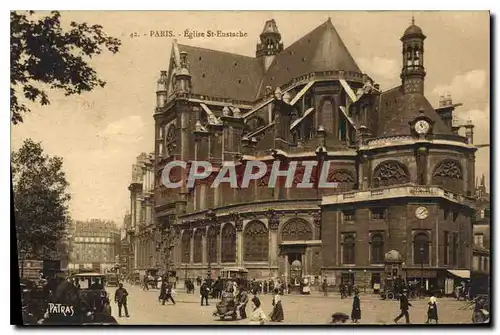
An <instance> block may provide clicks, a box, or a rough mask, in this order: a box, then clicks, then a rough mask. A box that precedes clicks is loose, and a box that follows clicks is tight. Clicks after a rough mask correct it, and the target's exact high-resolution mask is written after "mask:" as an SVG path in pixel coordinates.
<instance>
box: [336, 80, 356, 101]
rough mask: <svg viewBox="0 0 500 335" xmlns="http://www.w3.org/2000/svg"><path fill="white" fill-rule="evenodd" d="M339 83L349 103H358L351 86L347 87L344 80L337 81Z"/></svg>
mask: <svg viewBox="0 0 500 335" xmlns="http://www.w3.org/2000/svg"><path fill="white" fill-rule="evenodd" d="M339 81H340V84H341V85H342V87H343V88H344V90H345V91H346V93H347V95H348V96H349V98H351V101H352V102H356V101H358V97H357V96H356V93H354V91H353V90H352V88H351V86H349V84H348V83H347V81H345V80H344V79H339Z"/></svg>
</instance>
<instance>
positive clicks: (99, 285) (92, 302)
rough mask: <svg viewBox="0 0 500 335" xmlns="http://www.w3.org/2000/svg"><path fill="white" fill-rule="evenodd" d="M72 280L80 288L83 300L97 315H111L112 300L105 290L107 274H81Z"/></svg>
mask: <svg viewBox="0 0 500 335" xmlns="http://www.w3.org/2000/svg"><path fill="white" fill-rule="evenodd" d="M71 279H72V280H73V282H74V283H75V285H77V287H79V289H80V294H81V296H82V298H83V299H84V300H85V301H86V302H87V304H88V305H89V306H90V308H91V310H92V311H93V312H94V313H95V314H100V313H103V314H107V315H111V304H110V299H109V296H108V293H107V292H106V289H105V287H106V275H105V274H102V273H96V272H89V273H79V274H76V275H74V276H72V277H71Z"/></svg>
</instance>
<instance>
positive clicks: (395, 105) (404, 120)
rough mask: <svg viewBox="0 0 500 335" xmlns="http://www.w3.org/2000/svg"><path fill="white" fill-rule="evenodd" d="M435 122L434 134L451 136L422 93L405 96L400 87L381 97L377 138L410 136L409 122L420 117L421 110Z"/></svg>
mask: <svg viewBox="0 0 500 335" xmlns="http://www.w3.org/2000/svg"><path fill="white" fill-rule="evenodd" d="M421 109H422V110H423V111H424V115H425V116H427V117H429V118H430V119H431V120H433V121H434V122H435V123H434V127H433V132H434V134H447V135H450V134H451V130H450V129H448V127H447V126H446V125H445V124H444V122H443V120H441V118H440V117H439V116H438V114H437V113H436V111H435V110H434V108H433V107H432V105H431V104H430V103H429V101H428V100H427V98H426V97H425V96H423V95H422V94H420V93H410V94H404V92H403V87H402V86H398V87H395V88H393V89H391V90H388V91H386V92H383V93H382V94H381V96H380V119H379V125H378V129H377V134H376V135H377V136H378V137H383V136H391V135H410V134H411V131H410V125H409V122H410V121H412V120H413V119H415V117H416V116H418V115H419V111H420V110H421Z"/></svg>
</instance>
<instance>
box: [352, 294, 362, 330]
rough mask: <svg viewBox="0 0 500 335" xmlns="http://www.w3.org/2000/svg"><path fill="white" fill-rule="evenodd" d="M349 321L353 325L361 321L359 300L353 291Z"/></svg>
mask: <svg viewBox="0 0 500 335" xmlns="http://www.w3.org/2000/svg"><path fill="white" fill-rule="evenodd" d="M351 320H352V322H353V323H358V321H359V320H361V302H360V300H359V296H358V291H354V299H353V300H352V312H351Z"/></svg>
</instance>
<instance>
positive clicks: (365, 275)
mask: <svg viewBox="0 0 500 335" xmlns="http://www.w3.org/2000/svg"><path fill="white" fill-rule="evenodd" d="M363 272H364V273H365V285H364V293H366V284H367V283H368V281H367V278H366V269H364V270H363Z"/></svg>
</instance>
